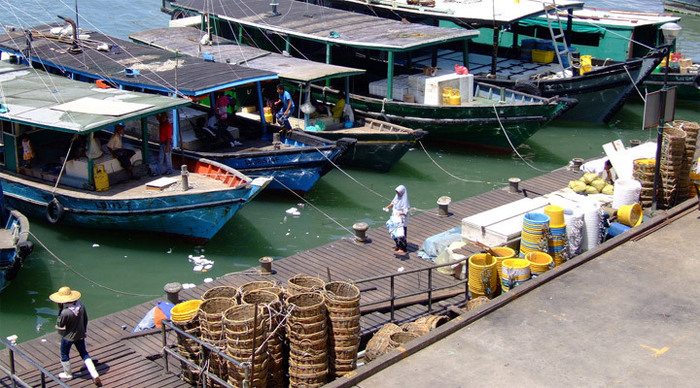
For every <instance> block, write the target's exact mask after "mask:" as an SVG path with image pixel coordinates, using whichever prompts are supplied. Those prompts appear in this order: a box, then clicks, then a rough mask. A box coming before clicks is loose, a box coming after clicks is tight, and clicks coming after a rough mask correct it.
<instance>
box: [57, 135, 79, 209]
mask: <svg viewBox="0 0 700 388" xmlns="http://www.w3.org/2000/svg"><path fill="white" fill-rule="evenodd" d="M77 137H78V135H75V136H73V138H72V139H71V141H70V146H69V147H68V153H67V154H66V157H65V158H64V159H63V165H62V166H61V171H60V172H59V173H58V178H56V184H55V185H53V190H51V195H52V196H53V197H54V198H56V195H55V194H56V188H58V183H59V182H60V181H61V176H62V175H63V171H64V170H65V169H66V163H68V157H69V156H70V151H71V150H72V149H73V143H75V139H76V138H77Z"/></svg>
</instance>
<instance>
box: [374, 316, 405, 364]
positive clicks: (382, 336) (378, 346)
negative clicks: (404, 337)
mask: <svg viewBox="0 0 700 388" xmlns="http://www.w3.org/2000/svg"><path fill="white" fill-rule="evenodd" d="M401 331H403V329H401V327H399V326H398V325H396V324H393V323H387V324H386V325H384V326H382V328H381V329H379V330H378V331H377V332H376V333H374V335H373V336H372V338H370V339H369V341H368V342H367V346H366V347H365V360H367V361H372V360H374V359H375V358H377V357H379V356H381V355H382V354H384V353H386V352H388V351H389V350H391V349H392V348H391V340H390V338H389V337H391V335H392V334H394V333H398V332H401Z"/></svg>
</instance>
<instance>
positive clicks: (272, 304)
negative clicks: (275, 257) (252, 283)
mask: <svg viewBox="0 0 700 388" xmlns="http://www.w3.org/2000/svg"><path fill="white" fill-rule="evenodd" d="M270 289H271V288H261V289H257V290H253V291H248V292H246V293H245V294H243V296H241V303H243V304H250V305H256V304H257V305H258V306H259V307H261V308H262V314H261V319H263V320H264V321H265V325H266V329H267V333H268V337H267V338H269V339H268V341H267V354H268V356H269V357H268V359H269V366H268V368H267V371H268V379H267V384H268V386H271V387H281V386H284V375H285V372H286V363H285V354H284V353H285V352H284V330H282V329H281V328H282V327H283V325H281V320H282V316H283V306H282V302H281V301H280V298H279V296H278V294H276V293H273V292H270V291H266V290H270ZM230 346H231V342H230V341H229V347H230Z"/></svg>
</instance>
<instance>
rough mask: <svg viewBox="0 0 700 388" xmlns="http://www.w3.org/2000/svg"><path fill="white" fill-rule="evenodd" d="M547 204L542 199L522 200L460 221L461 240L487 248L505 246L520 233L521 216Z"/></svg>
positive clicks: (545, 200)
mask: <svg viewBox="0 0 700 388" xmlns="http://www.w3.org/2000/svg"><path fill="white" fill-rule="evenodd" d="M548 204H549V201H548V200H547V199H546V198H544V197H536V198H523V199H519V200H517V201H515V202H511V203H509V204H506V205H503V206H499V207H496V208H493V209H490V210H487V211H484V212H481V213H479V214H475V215H473V216H470V217H466V218H464V219H463V220H462V238H463V239H465V240H469V241H476V242H479V243H482V244H486V245H489V246H495V245H499V244H505V243H507V242H508V241H510V240H512V239H513V238H515V237H517V236H518V235H519V234H520V232H521V231H522V227H523V220H522V216H523V215H524V214H525V213H528V212H531V211H537V210H541V209H543V208H544V207H545V206H547V205H548Z"/></svg>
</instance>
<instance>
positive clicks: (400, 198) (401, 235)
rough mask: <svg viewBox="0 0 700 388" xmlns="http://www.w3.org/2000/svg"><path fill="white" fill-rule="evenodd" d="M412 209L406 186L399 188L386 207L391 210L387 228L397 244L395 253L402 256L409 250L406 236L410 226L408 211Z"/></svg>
mask: <svg viewBox="0 0 700 388" xmlns="http://www.w3.org/2000/svg"><path fill="white" fill-rule="evenodd" d="M410 208H411V204H410V203H409V202H408V192H407V191H406V186H404V185H399V186H397V187H396V195H395V196H394V199H393V200H392V201H391V203H390V204H389V205H387V207H386V209H391V218H390V219H389V221H388V222H387V227H388V228H389V231H390V232H391V237H392V238H393V239H394V242H395V243H396V247H395V248H394V252H396V253H398V254H402V255H403V254H405V253H406V252H407V250H408V242H407V241H406V234H407V226H408V210H409V209H410Z"/></svg>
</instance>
